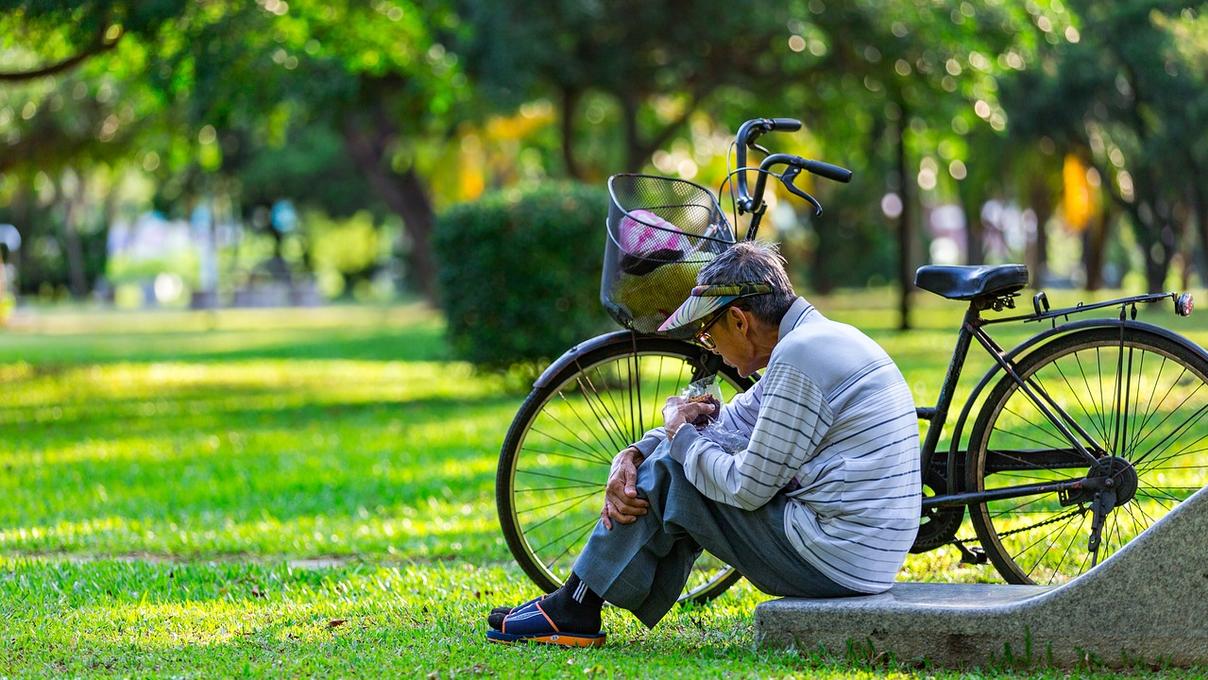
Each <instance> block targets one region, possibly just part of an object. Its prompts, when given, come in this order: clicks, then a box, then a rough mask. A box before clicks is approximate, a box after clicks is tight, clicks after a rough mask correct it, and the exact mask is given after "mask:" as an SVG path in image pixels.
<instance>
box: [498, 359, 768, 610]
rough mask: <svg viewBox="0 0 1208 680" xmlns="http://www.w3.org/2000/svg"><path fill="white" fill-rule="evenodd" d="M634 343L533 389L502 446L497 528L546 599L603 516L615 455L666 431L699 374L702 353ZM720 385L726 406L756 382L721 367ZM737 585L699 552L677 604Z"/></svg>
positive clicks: (723, 569)
mask: <svg viewBox="0 0 1208 680" xmlns="http://www.w3.org/2000/svg"><path fill="white" fill-rule="evenodd" d="M631 340H632V341H630V340H629V339H627V341H626V342H624V343H619V344H614V345H608V346H605V347H602V348H600V349H597V350H593V351H590V352H588V353H586V354H585V355H584V356H582V357H580V358H579V359H578V361H576V362H575V363H574V364H572V365H570V366H568V367H567V368H566V369H564V370H563V371H562V372H561V373H560V374H558V375H556V376H554V377H553V378H552V379H551V380H549V381H548V382H547V383H546V384H545V386H543V387H537V388H535V389H534V390H533V391H532V393H530V394H529V396H528V398H527V399H526V400H525V402H524V404H523V405H522V406H521V407H520V411H519V412H518V413H517V414H516V418H515V420H513V421H512V426H511V428H510V429H509V430H508V434H507V437H506V438H505V439H504V443H503V450H502V451H501V453H500V458H499V468H498V471H497V474H496V481H495V500H496V505H497V507H498V511H499V519H500V524H501V525H502V528H503V534H504V536H505V538H506V539H507V543H508V548H509V549H510V550H511V552H512V555H513V556H514V557H515V558H516V561H517V562H518V563H519V564H520V566H521V568H522V569H524V572H525V573H526V574H527V575H528V576H529V578H531V579H532V580H533V582H534V583H536V584H537V585H538V586H540V587H541V588H543V589H544V590H545V591H546V592H549V591H552V590H554V589H556V588H557V587H558V586H559V585H561V584H562V582H563V581H565V580H566V578H567V577H568V576H569V575H570V569H571V567H572V566H573V565H574V562H575V559H576V558H577V557H578V555H579V551H580V549H581V548H582V546H583V544H584V542H585V541H586V540H587V537H588V536H589V535H590V533H591V531H592V529H593V528H595V525H596V522H597V521H598V520H599V518H600V508H602V507H603V505H604V484H605V482H606V481H607V480H608V472H609V469H610V466H611V463H612V459H613V457H614V456H615V455H616V454H617V452H618V451H620V450H621V449H623V448H625V447H626V446H628V445H629V444H631V443H633V442H635V441H637V440H638V439H640V438H641V436H642V434H643V433H644V432H645V431H646V430H648V429H650V428H652V427H656V426H659V425H661V424H662V417H661V415H660V413H661V409H662V405H663V403H664V402H665V401H666V398H667V397H668V396H671V395H674V394H678V393H679V392H680V391H681V390H682V389H683V388H684V387H685V386H687V384H688V383H689V382H691V381H693V380H697V379H699V378H701V377H704V371H705V361H706V359H707V358H708V356H709V354H708V352H706V351H705V350H703V349H702V348H700V347H697V346H696V345H693V344H690V343H687V342H682V341H677V340H669V339H666V338H648V337H640V336H639V337H636V338H632V339H631ZM718 383H719V384H720V385H721V387H722V394H723V396H724V397H725V399H726V400H727V401H728V400H729V399H730V398H732V397H733V396H734V395H735V394H737V393H739V392H741V391H743V390H745V389H747V388H748V387H750V386H751V385H752V384H753V381H752V380H750V379H749V378H745V379H744V378H741V377H739V376H738V374H737V373H736V372H735V371H734V369H732V368H730V367H728V366H724V365H723V366H722V370H721V371H720V372H719V374H718ZM739 578H740V576H739V574H738V573H737V572H736V571H734V570H733V568H731V567H729V566H728V565H726V564H725V563H723V562H722V561H720V560H719V559H717V558H716V557H714V556H712V555H710V554H708V553H705V554H703V555H701V557H700V558H699V559H698V560H697V561H696V564H695V565H694V567H693V571H692V574H691V576H690V577H689V579H688V584H687V586H686V587H685V589H684V593H683V594H682V595H681V597H680V600H681V601H684V600H692V601H696V602H704V601H707V600H710V599H712V598H714V597H716V596H718V595H720V594H721V593H722V592H723V591H725V589H726V588H728V587H730V586H731V585H732V584H733V583H734V582H735V581H737V580H738V579H739Z"/></svg>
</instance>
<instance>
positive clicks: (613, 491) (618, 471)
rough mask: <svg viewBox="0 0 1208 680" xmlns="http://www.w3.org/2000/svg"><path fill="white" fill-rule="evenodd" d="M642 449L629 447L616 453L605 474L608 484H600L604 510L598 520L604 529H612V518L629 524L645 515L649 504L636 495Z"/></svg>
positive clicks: (642, 457)
mask: <svg viewBox="0 0 1208 680" xmlns="http://www.w3.org/2000/svg"><path fill="white" fill-rule="evenodd" d="M643 459H644V456H642V452H641V451H639V450H637V448H636V447H633V446H631V447H629V448H627V449H625V450H624V451H622V452H620V453H618V454H617V457H616V458H614V459H613V461H612V471H611V472H609V473H608V485H607V486H606V487H604V509H603V510H601V511H600V519H601V521H603V522H604V528H605V529H608V530H609V531H611V530H612V520H614V519H615V520H616V521H618V522H620V523H621V524H633V523H634V522H636V521H637V520H638V517H640V516H641V515H645V514H646V508H647V507H649V505H650V503H648V502H647V501H646V500H645V499H642V498H638V489H637V483H638V466H639V465H641V464H642V460H643Z"/></svg>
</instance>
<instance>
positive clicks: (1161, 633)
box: [755, 489, 1208, 667]
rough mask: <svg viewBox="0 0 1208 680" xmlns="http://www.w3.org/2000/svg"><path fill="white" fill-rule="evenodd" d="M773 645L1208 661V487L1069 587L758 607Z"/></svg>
mask: <svg viewBox="0 0 1208 680" xmlns="http://www.w3.org/2000/svg"><path fill="white" fill-rule="evenodd" d="M755 638H756V643H757V644H758V645H759V646H762V647H788V646H794V647H796V648H797V649H799V650H802V651H809V650H817V649H819V648H820V647H821V648H825V649H826V650H827V651H828V652H831V653H838V654H846V653H850V652H851V651H853V650H856V651H858V653H860V654H861V655H863V654H867V653H869V651H872V652H874V653H876V654H880V653H883V652H888V653H890V654H892V655H894V657H895V658H897V659H898V660H900V661H913V660H921V659H926V660H928V661H929V662H930V663H932V664H935V665H938V666H944V667H967V666H981V665H1002V664H1007V665H1013V664H1020V663H1022V664H1037V665H1062V666H1068V665H1072V664H1076V663H1086V662H1087V661H1088V660H1089V661H1090V662H1092V663H1099V664H1105V665H1109V666H1122V665H1131V664H1135V663H1140V662H1145V663H1155V662H1156V663H1168V664H1171V665H1176V666H1191V665H1208V489H1201V490H1200V491H1198V492H1196V493H1195V494H1194V495H1193V496H1191V497H1190V498H1188V499H1187V500H1186V501H1184V502H1183V503H1182V504H1180V505H1179V506H1178V507H1176V508H1175V509H1174V510H1172V511H1171V512H1170V513H1169V514H1167V515H1166V516H1165V517H1163V518H1162V519H1161V520H1159V521H1157V522H1155V523H1154V525H1153V526H1151V527H1150V528H1149V529H1148V530H1146V531H1145V532H1143V533H1142V534H1141V535H1140V536H1138V537H1137V538H1135V539H1134V540H1133V541H1132V542H1131V543H1129V544H1128V545H1126V546H1125V547H1124V548H1123V549H1121V550H1120V551H1118V552H1116V553H1115V554H1114V555H1112V556H1110V557H1109V558H1107V559H1106V560H1104V561H1103V563H1102V564H1100V565H1099V566H1098V567H1096V568H1095V569H1093V570H1091V571H1089V572H1088V573H1086V574H1083V575H1082V576H1080V577H1078V578H1076V579H1074V580H1072V581H1070V582H1069V583H1066V584H1065V585H1061V586H1053V587H1045V586H1013V585H992V584H938V583H899V584H897V585H895V586H894V587H893V588H891V589H889V591H887V592H885V593H881V594H879V595H870V596H868V597H854V598H835V599H817V600H809V599H795V598H785V599H780V600H773V601H770V602H765V603H763V604H761V605H759V606H758V607H756V609H755Z"/></svg>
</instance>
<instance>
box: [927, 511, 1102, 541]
mask: <svg viewBox="0 0 1208 680" xmlns="http://www.w3.org/2000/svg"><path fill="white" fill-rule="evenodd" d="M1086 512H1087V508H1085V507H1083V506H1081V505H1080V506H1078V509H1076V510H1070V511H1069V512H1067V513H1065V514H1064V515H1058V516H1056V517H1053V518H1051V519H1046V520H1045V521H1043V522H1037V523H1036V524H1032V525H1030V526H1026V527H1020V528H1018V529H1012V530H1010V531H1005V532H1003V533H1001V534H999V535H998V537H999V538H1006V537H1007V536H1011V535H1013V534H1018V533H1023V532H1025V531H1031V530H1032V529H1036V528H1039V527H1043V526H1046V525H1049V524H1053V523H1055V522H1060V521H1061V520H1063V519H1065V518H1067V517H1073V516H1074V515H1081V514H1085V513H1086ZM957 543H961V544H965V543H981V539H978V538H954V539H952V540H951V541H948V542H947V543H941V544H940V545H941V546H944V545H956V544H957Z"/></svg>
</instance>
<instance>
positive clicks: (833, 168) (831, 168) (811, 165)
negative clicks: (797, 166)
mask: <svg viewBox="0 0 1208 680" xmlns="http://www.w3.org/2000/svg"><path fill="white" fill-rule="evenodd" d="M801 167H803V168H805V169H806V170H808V171H810V172H812V173H813V174H815V175H818V176H819V177H825V178H827V179H833V180H835V181H836V182H843V183H847V182H850V181H851V170H848V169H847V168H841V167H839V166H837V165H831V164H830V163H823V162H822V161H806V162H805V163H802V166H801Z"/></svg>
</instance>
